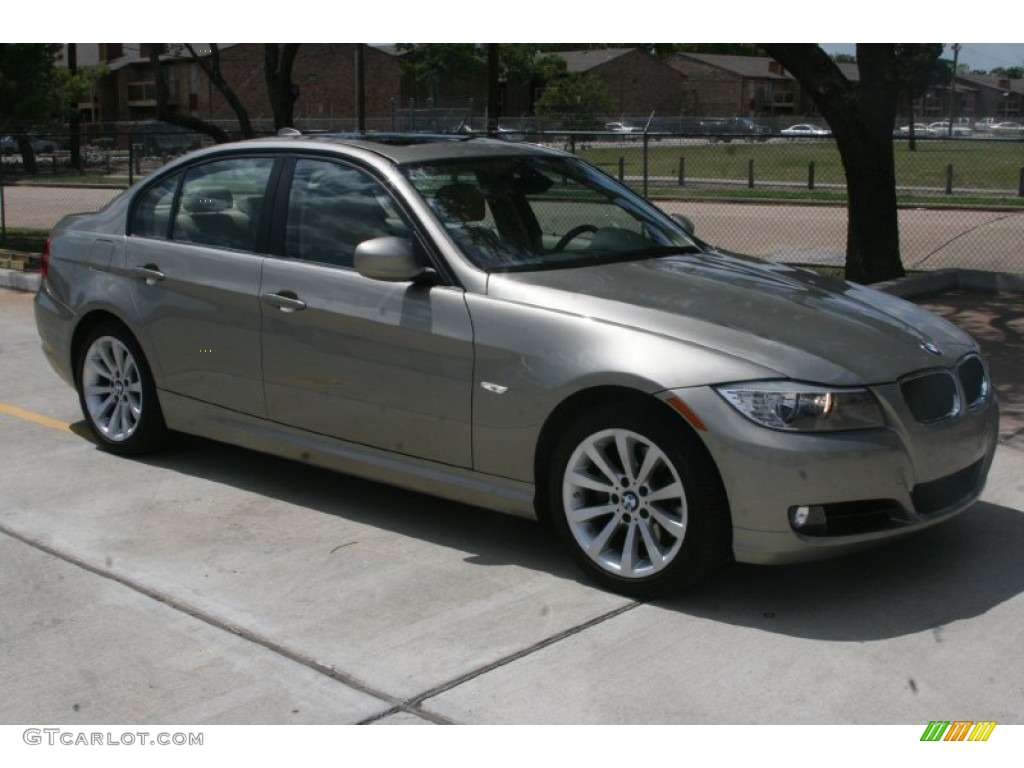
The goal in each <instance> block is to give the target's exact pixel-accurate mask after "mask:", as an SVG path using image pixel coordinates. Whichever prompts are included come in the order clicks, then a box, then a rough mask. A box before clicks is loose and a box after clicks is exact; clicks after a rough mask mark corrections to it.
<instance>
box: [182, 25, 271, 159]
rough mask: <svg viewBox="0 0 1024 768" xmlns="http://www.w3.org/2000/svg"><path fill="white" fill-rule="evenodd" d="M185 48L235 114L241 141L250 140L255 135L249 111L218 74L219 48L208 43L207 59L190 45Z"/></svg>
mask: <svg viewBox="0 0 1024 768" xmlns="http://www.w3.org/2000/svg"><path fill="white" fill-rule="evenodd" d="M185 47H186V48H188V51H189V53H191V54H192V58H193V59H194V60H195V62H196V63H197V64H198V65H199V68H200V69H202V70H203V72H205V73H206V76H207V77H208V78H210V82H211V83H213V86H214V88H216V89H217V90H218V91H219V92H220V94H221V96H223V97H224V100H225V101H226V102H227V103H228V106H229V107H231V111H232V112H234V113H235V117H236V118H237V119H238V128H239V131H240V132H241V134H242V138H243V139H251V138H252V137H253V136H255V135H256V134H255V133H254V132H253V129H252V121H251V120H250V119H249V111H248V110H247V109H246V108H245V105H243V104H242V101H241V99H239V98H238V94H236V93H235V91H234V89H233V88H232V87H231V86H230V85H229V84H228V81H227V80H225V79H224V76H223V75H222V74H221V72H220V46H219V45H218V44H217V43H210V55H209V57H204V56H200V55H199V54H197V53H196V51H195V49H194V48H193V47H192V44H191V43H185Z"/></svg>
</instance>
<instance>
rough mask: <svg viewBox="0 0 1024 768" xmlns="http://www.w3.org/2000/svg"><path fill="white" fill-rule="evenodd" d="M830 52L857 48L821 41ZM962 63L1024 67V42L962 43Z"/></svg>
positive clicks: (987, 68) (977, 66) (987, 67)
mask: <svg viewBox="0 0 1024 768" xmlns="http://www.w3.org/2000/svg"><path fill="white" fill-rule="evenodd" d="M820 45H821V47H822V48H824V49H825V50H826V51H828V52H829V53H850V54H852V53H853V52H854V49H855V48H856V44H855V43H820ZM951 45H952V43H947V44H946V52H945V54H944V57H946V58H949V59H952V58H953V50H952V48H950V46H951ZM958 61H959V63H960V64H967V65H968V66H969V67H970V68H971V69H983V70H985V71H986V72H988V71H990V70H992V69H994V68H995V67H1024V43H961V44H960V58H959V59H958Z"/></svg>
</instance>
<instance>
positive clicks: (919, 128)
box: [896, 123, 938, 137]
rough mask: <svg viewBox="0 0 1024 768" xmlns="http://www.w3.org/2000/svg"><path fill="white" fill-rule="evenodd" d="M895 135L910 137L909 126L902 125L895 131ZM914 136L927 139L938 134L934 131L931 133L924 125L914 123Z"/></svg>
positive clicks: (928, 127)
mask: <svg viewBox="0 0 1024 768" xmlns="http://www.w3.org/2000/svg"><path fill="white" fill-rule="evenodd" d="M896 133H897V135H898V136H909V135H910V126H909V125H904V126H903V127H902V128H900V129H899V130H898V131H896ZM914 135H915V136H928V137H931V136H938V134H937V133H936V132H935V131H933V130H932V129H931V127H930V126H927V125H925V124H924V123H914Z"/></svg>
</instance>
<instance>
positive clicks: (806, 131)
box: [779, 123, 832, 138]
mask: <svg viewBox="0 0 1024 768" xmlns="http://www.w3.org/2000/svg"><path fill="white" fill-rule="evenodd" d="M779 133H781V134H782V135H783V136H789V137H790V138H792V137H799V136H811V137H814V136H831V135H832V131H830V130H829V129H828V128H822V127H821V126H820V125H811V124H810V123H799V124H797V125H791V126H790V127H789V128H783V129H782V130H781V131H779Z"/></svg>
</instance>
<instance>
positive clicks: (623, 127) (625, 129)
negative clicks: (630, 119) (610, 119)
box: [604, 123, 643, 133]
mask: <svg viewBox="0 0 1024 768" xmlns="http://www.w3.org/2000/svg"><path fill="white" fill-rule="evenodd" d="M604 129H605V130H606V131H611V132H612V133H643V129H642V128H639V127H637V126H635V125H629V124H628V123H605V124H604Z"/></svg>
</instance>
